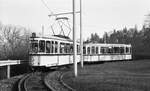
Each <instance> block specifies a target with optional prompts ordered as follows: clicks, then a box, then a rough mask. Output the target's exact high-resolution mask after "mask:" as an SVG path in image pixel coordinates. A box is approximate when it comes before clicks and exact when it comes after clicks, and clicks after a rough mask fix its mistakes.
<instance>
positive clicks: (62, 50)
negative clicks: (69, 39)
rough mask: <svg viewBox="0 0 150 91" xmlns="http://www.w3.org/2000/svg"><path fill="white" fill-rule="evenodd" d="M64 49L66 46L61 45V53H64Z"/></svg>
mask: <svg viewBox="0 0 150 91" xmlns="http://www.w3.org/2000/svg"><path fill="white" fill-rule="evenodd" d="M64 47H65V44H64V43H60V53H64Z"/></svg>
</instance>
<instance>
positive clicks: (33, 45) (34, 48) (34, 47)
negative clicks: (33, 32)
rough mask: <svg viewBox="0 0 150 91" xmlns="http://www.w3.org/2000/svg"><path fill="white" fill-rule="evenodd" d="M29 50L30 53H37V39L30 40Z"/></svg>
mask: <svg viewBox="0 0 150 91" xmlns="http://www.w3.org/2000/svg"><path fill="white" fill-rule="evenodd" d="M30 51H31V53H37V52H38V41H37V40H32V41H31V45H30Z"/></svg>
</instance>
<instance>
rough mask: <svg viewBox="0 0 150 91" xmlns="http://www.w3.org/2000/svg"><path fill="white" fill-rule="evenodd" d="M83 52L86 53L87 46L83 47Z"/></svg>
mask: <svg viewBox="0 0 150 91" xmlns="http://www.w3.org/2000/svg"><path fill="white" fill-rule="evenodd" d="M83 54H86V47H85V46H84V47H83Z"/></svg>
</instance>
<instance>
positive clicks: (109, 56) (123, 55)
mask: <svg viewBox="0 0 150 91" xmlns="http://www.w3.org/2000/svg"><path fill="white" fill-rule="evenodd" d="M76 46H77V58H76V59H77V62H79V61H80V45H79V42H77V45H76ZM131 50H132V47H131V45H130V44H104V43H88V44H84V45H83V61H84V62H101V61H118V60H131V59H132V51H131ZM29 55H30V58H29V60H30V61H29V63H30V65H31V66H32V67H34V68H36V67H38V68H41V67H52V66H61V65H68V64H72V63H73V41H72V40H71V39H70V38H69V37H65V36H62V35H54V36H49V37H37V36H36V35H35V34H33V35H32V37H30V53H29Z"/></svg>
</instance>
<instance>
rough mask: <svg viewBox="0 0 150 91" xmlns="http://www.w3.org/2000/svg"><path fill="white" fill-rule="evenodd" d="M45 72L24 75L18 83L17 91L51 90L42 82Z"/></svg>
mask: <svg viewBox="0 0 150 91" xmlns="http://www.w3.org/2000/svg"><path fill="white" fill-rule="evenodd" d="M45 74H46V73H42V72H35V73H30V74H27V75H26V76H24V77H23V78H22V79H21V80H20V81H19V83H18V91H51V89H50V88H48V87H47V86H46V85H45V84H44V80H43V79H44V76H45Z"/></svg>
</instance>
